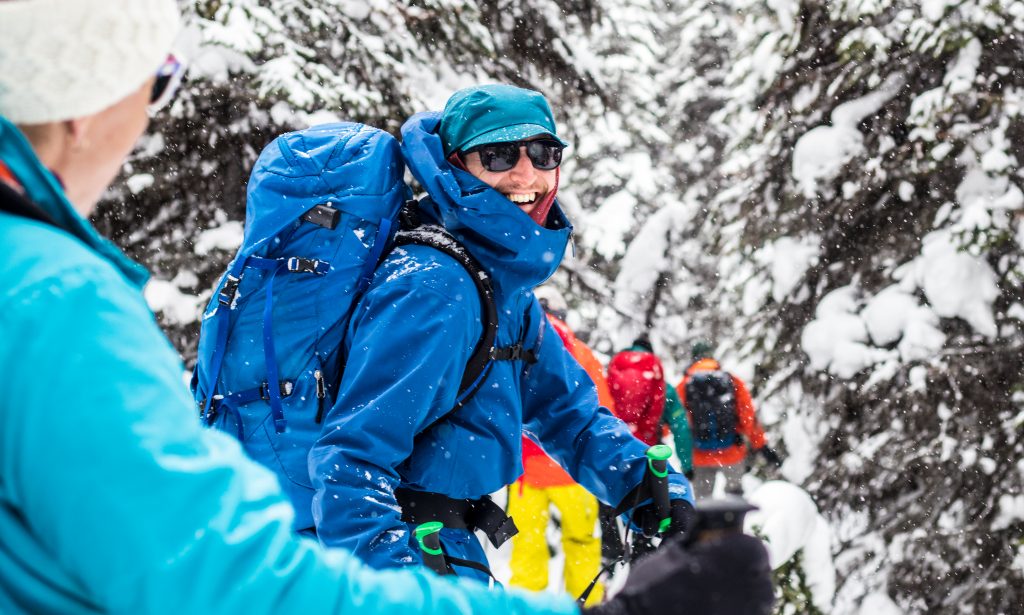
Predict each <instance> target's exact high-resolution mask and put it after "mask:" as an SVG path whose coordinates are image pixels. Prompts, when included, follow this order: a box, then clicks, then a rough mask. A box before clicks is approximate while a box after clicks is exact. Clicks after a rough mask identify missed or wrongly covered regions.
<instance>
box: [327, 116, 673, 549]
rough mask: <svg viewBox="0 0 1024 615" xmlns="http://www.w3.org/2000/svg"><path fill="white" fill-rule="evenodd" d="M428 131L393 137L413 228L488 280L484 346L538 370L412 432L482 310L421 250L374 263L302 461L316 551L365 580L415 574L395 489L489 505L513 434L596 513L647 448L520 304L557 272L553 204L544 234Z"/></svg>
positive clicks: (455, 276)
mask: <svg viewBox="0 0 1024 615" xmlns="http://www.w3.org/2000/svg"><path fill="white" fill-rule="evenodd" d="M438 121H439V115H438V114H436V113H423V114H419V115H416V116H414V117H413V118H411V119H410V120H409V121H408V122H407V123H406V124H405V126H404V127H403V128H402V134H403V141H404V143H403V146H402V147H403V154H404V156H405V159H406V163H407V164H408V166H409V168H410V169H411V171H412V173H413V175H415V177H416V178H417V180H418V181H419V182H420V183H421V184H422V185H423V186H424V187H425V188H426V190H427V192H428V194H429V196H430V198H429V199H424V200H423V201H421V205H420V214H421V216H422V217H423V218H424V219H425V221H426V222H433V223H440V224H443V225H444V226H445V228H447V230H448V231H449V232H450V233H451V234H453V235H454V236H455V237H456V238H457V239H458V240H459V241H460V242H461V243H462V245H463V246H465V247H466V248H467V249H468V250H469V252H470V253H471V254H472V255H473V256H474V257H475V258H476V259H477V261H478V262H480V264H481V265H482V266H483V267H484V268H485V269H486V270H487V271H488V272H489V273H490V275H491V277H492V280H493V282H494V286H495V294H496V300H497V308H498V309H497V311H498V316H499V318H498V333H497V342H496V343H497V345H498V346H510V345H513V344H515V343H517V342H520V341H522V342H523V343H524V346H525V347H526V348H534V349H537V350H538V354H537V356H538V358H539V361H538V362H537V363H536V364H534V365H532V366H531V365H527V364H525V363H524V362H523V361H498V362H495V364H494V365H493V367H492V369H491V372H490V374H489V376H488V378H487V380H486V381H485V382H484V384H483V386H482V387H481V388H480V390H479V391H478V392H477V393H476V395H475V396H474V397H473V398H472V400H471V401H470V402H469V403H468V404H467V405H466V406H464V407H463V408H461V409H460V410H459V411H457V412H456V413H455V414H453V415H452V416H451V417H450V418H449V419H447V420H445V421H444V422H443V423H441V424H439V425H437V426H435V427H433V428H431V429H428V430H427V431H424V429H426V428H427V427H428V426H430V425H431V423H433V422H434V421H436V420H437V419H438V418H439V417H442V416H443V415H444V414H445V413H446V412H448V411H449V410H450V409H451V408H452V407H453V406H454V404H455V400H456V395H457V392H458V387H459V383H460V380H461V378H462V373H463V370H464V368H465V366H466V362H467V361H468V359H469V357H470V355H471V354H472V351H473V347H474V345H475V344H476V343H477V341H478V339H479V338H480V333H481V324H480V320H481V318H480V312H481V306H480V300H479V298H478V294H477V291H476V288H475V287H474V285H473V283H472V281H471V280H470V279H469V278H468V277H467V275H466V272H465V270H464V269H463V268H462V266H461V265H459V264H458V263H457V262H456V261H455V260H454V259H452V258H451V257H449V256H447V255H444V254H441V253H439V252H438V251H436V250H434V249H431V248H427V247H422V246H407V247H403V248H400V249H398V250H395V251H394V252H393V253H392V254H391V255H390V256H389V257H388V258H387V259H386V260H385V261H384V262H383V263H382V265H381V266H380V268H379V269H378V271H377V274H376V277H375V279H374V281H373V283H372V284H371V286H370V288H369V290H368V291H367V293H366V294H365V296H364V297H363V299H362V300H361V302H360V303H359V304H358V305H357V306H356V308H355V310H354V312H353V316H352V320H351V322H350V324H349V330H348V332H347V334H346V349H345V350H346V352H347V361H346V364H345V371H344V374H343V376H342V382H341V386H340V388H339V396H338V399H337V401H336V403H335V405H334V407H333V408H332V409H331V410H330V411H329V412H328V413H327V416H326V417H325V421H324V427H323V430H322V433H321V436H320V438H319V440H318V442H317V443H316V445H315V446H314V447H313V449H312V451H311V452H310V455H309V464H310V476H311V478H312V481H313V486H314V487H315V488H316V494H315V495H314V497H313V517H314V520H315V521H316V525H317V533H318V535H319V537H320V539H321V541H322V542H323V543H325V544H327V545H332V546H342V547H345V548H347V549H349V550H351V551H352V552H354V553H356V554H357V555H359V556H360V557H361V558H363V559H364V560H365V561H366V562H368V563H369V564H371V565H373V566H377V567H389V566H402V565H409V564H412V563H417V562H419V561H420V557H419V554H418V551H417V549H416V548H415V545H414V543H413V542H412V540H411V532H410V531H409V528H408V526H407V525H406V524H405V523H403V522H402V521H401V511H400V508H399V507H398V505H397V503H396V500H395V496H394V490H395V489H396V488H397V487H399V486H402V487H406V488H409V489H413V490H419V491H431V492H438V493H443V494H445V495H448V496H449V497H453V498H479V497H481V496H483V495H486V494H489V493H492V492H494V491H497V490H499V489H501V488H502V487H503V486H505V485H508V484H510V483H512V482H514V481H515V480H516V479H517V478H518V477H519V476H520V475H521V474H522V461H521V450H520V446H521V436H522V433H523V432H524V431H526V432H527V433H528V434H529V435H530V436H531V437H532V438H533V439H534V440H535V441H537V442H539V443H540V444H541V445H542V446H543V448H544V450H545V451H546V452H547V453H548V454H550V455H551V456H552V457H553V458H554V459H555V460H557V461H558V462H559V463H560V464H561V465H562V466H563V467H564V468H566V469H567V470H568V471H569V473H570V474H571V475H572V476H573V478H574V479H576V480H577V481H578V482H579V483H581V484H582V485H584V486H585V487H586V488H587V489H588V490H590V491H591V492H592V493H594V494H595V495H596V496H597V497H598V498H600V499H601V500H602V501H604V502H606V503H610V504H618V503H619V502H620V501H621V500H622V499H623V498H624V497H625V496H626V494H627V493H628V492H629V491H630V490H632V489H633V488H634V487H635V486H636V485H637V484H638V483H639V482H640V481H641V479H642V477H643V473H644V468H645V463H646V462H645V451H646V449H647V447H646V445H644V444H643V443H642V442H640V441H639V440H636V439H634V438H633V437H632V435H631V434H630V432H629V430H628V429H627V428H626V426H625V425H624V424H623V423H622V422H620V421H619V420H618V419H617V418H615V417H614V416H612V414H611V413H610V412H608V411H607V410H606V409H604V408H601V407H600V406H599V404H598V399H597V392H596V389H595V387H594V385H593V383H592V382H591V380H590V378H589V377H588V376H587V375H586V373H585V372H584V371H583V369H582V368H581V367H580V366H579V364H578V363H577V362H576V360H575V359H573V358H572V356H571V355H570V354H569V353H568V351H566V349H565V346H564V345H563V344H562V342H561V340H560V339H559V337H558V334H557V333H556V332H555V331H554V329H552V328H551V325H550V324H549V323H548V321H547V319H546V318H545V317H544V314H543V312H542V310H541V308H540V305H539V303H538V302H537V300H536V299H535V298H534V296H533V292H532V289H533V288H534V287H535V286H537V285H538V284H540V283H542V282H543V281H544V280H546V279H547V278H548V277H550V276H551V274H552V273H554V271H555V269H556V268H557V267H558V264H559V262H560V261H561V259H562V255H563V253H564V252H565V249H566V245H567V243H568V241H569V237H570V234H571V231H572V229H571V227H570V226H569V224H568V221H567V220H566V219H565V217H564V215H563V214H562V212H561V210H560V209H559V208H558V206H557V205H556V206H555V207H554V208H553V210H552V213H551V217H550V218H549V223H548V228H542V227H540V226H538V225H537V224H535V223H534V222H533V221H532V220H531V219H530V217H529V216H528V215H526V214H525V213H523V212H522V211H520V210H519V208H517V207H516V206H514V205H512V204H511V203H510V202H509V201H508V199H506V198H505V197H504V196H502V195H501V194H500V193H498V192H497V191H495V190H493V189H491V188H490V187H489V186H487V185H486V184H484V183H483V182H481V181H479V180H478V179H476V178H475V177H473V176H472V175H470V174H469V173H466V172H464V171H461V170H458V169H455V168H454V167H452V166H451V165H449V164H448V163H447V162H446V161H445V159H444V155H443V153H442V145H441V140H440V138H439V137H438V136H437V134H436V126H437V124H438ZM417 436H419V437H418V438H417ZM673 484H674V485H675V488H676V492H677V494H678V495H679V496H680V497H685V498H687V499H690V501H691V502H692V498H691V496H690V494H689V489H688V483H686V480H685V478H683V477H682V476H681V475H675V476H674V477H673ZM474 542H475V541H474ZM478 549H479V547H477V550H478ZM463 553H465V552H464V551H463ZM477 555H478V556H479V555H480V554H479V551H477Z"/></svg>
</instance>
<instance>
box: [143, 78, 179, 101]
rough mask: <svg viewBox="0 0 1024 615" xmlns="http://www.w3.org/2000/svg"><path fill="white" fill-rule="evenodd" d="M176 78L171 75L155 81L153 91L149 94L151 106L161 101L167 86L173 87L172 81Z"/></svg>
mask: <svg viewBox="0 0 1024 615" xmlns="http://www.w3.org/2000/svg"><path fill="white" fill-rule="evenodd" d="M173 78H174V75H173V74H170V75H159V76H158V77H157V78H156V80H154V81H153V90H152V92H150V94H149V104H151V105H152V104H153V103H155V102H156V101H158V100H160V97H161V96H163V95H164V92H166V91H167V86H169V85H171V79H173Z"/></svg>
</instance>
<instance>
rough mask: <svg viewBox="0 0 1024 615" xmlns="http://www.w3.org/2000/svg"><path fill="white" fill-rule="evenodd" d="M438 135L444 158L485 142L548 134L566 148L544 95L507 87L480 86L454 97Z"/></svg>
mask: <svg viewBox="0 0 1024 615" xmlns="http://www.w3.org/2000/svg"><path fill="white" fill-rule="evenodd" d="M439 132H440V135H441V141H442V143H444V155H445V156H450V155H451V153H452V152H456V151H465V150H467V149H470V148H473V147H476V146H477V145H483V144H485V143H507V142H509V141H522V140H524V139H529V138H530V137H536V136H537V135H549V136H551V137H553V138H554V139H555V140H557V141H558V142H559V143H561V144H562V145H567V143H565V142H564V141H562V140H561V139H559V138H558V133H557V132H555V118H554V116H553V115H552V114H551V107H550V106H549V105H548V101H547V100H546V99H545V98H544V96H543V95H541V94H540V93H539V92H534V91H533V90H526V89H523V88H517V87H516V86H514V85H505V84H491V85H478V86H473V87H471V88H464V89H462V90H459V91H458V92H455V93H454V94H452V96H451V98H449V99H448V103H447V104H446V105H445V106H444V113H442V114H441V126H440V129H439Z"/></svg>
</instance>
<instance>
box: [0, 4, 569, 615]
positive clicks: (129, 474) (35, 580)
mask: <svg viewBox="0 0 1024 615" xmlns="http://www.w3.org/2000/svg"><path fill="white" fill-rule="evenodd" d="M177 23H178V16H177V9H176V6H175V1H174V0H75V1H74V2H68V1H66V0H23V1H19V2H0V246H2V253H3V258H2V259H0V373H3V375H4V381H5V383H6V386H5V387H4V394H3V395H2V396H0V613H4V614H7V615H10V614H20V613H31V614H33V615H39V614H47V613H54V614H61V615H69V614H71V615H74V614H94V613H156V614H163V613H166V614H180V613H220V614H230V613H245V614H246V615H258V614H261V613H265V614H271V613H304V614H309V615H312V614H314V613H351V614H353V615H354V614H380V615H412V614H428V613H430V614H449V613H455V614H469V613H519V614H522V615H526V614H531V615H546V614H552V615H556V614H566V615H568V614H570V613H576V612H577V608H576V606H575V605H574V604H573V603H572V601H571V600H569V599H568V598H564V597H558V596H553V595H544V594H526V593H516V592H514V591H507V592H506V591H489V590H488V589H487V588H486V587H484V586H482V585H480V584H478V583H475V582H472V581H464V580H463V581H451V580H446V579H442V578H440V577H438V576H436V575H434V574H433V573H432V572H430V571H427V570H425V569H418V570H401V571H385V572H381V571H377V570H373V569H371V568H369V567H366V566H364V565H363V564H362V563H360V562H359V561H358V560H357V559H356V558H355V557H353V556H352V555H351V554H349V553H347V552H345V551H342V550H332V551H328V550H324V549H322V547H320V545H318V544H317V543H316V542H315V541H313V540H309V539H304V538H299V537H297V536H296V535H294V534H293V533H292V530H291V525H292V520H293V517H294V511H293V509H292V508H291V506H290V505H289V503H288V501H287V499H286V498H285V496H284V495H283V494H282V492H281V489H280V487H279V485H278V483H277V481H276V480H275V479H274V477H273V475H272V474H271V473H270V472H269V471H267V470H265V469H264V468H262V467H261V466H258V465H257V464H255V463H254V462H252V461H250V460H249V459H247V458H246V457H245V456H244V455H243V453H242V451H241V449H240V447H239V445H238V443H237V442H236V441H234V440H233V439H231V438H230V437H228V436H225V435H223V434H221V433H218V432H215V431H211V430H206V429H203V428H202V427H200V425H199V423H198V421H197V420H196V418H195V415H194V412H193V404H192V400H191V397H190V396H189V394H188V392H187V390H186V387H185V385H184V383H183V381H182V373H183V367H182V365H181V362H180V360H179V358H178V356H177V354H176V352H175V351H174V349H173V348H172V347H171V346H170V344H169V343H168V341H167V339H166V338H165V337H164V336H163V335H162V333H161V332H160V330H159V328H158V326H157V324H156V322H155V319H154V317H153V314H152V313H151V312H150V311H149V309H148V308H147V306H146V303H145V301H144V300H143V297H142V293H141V288H142V285H143V284H144V283H145V281H146V278H147V275H146V273H145V271H144V270H143V269H142V268H141V267H140V266H138V265H136V264H135V263H133V262H131V261H129V260H128V259H127V257H125V256H124V255H123V254H122V253H121V252H120V251H118V250H117V248H115V247H114V246H113V244H111V243H109V242H108V241H106V240H105V239H103V238H101V237H100V236H99V235H98V234H97V233H96V231H95V230H94V229H93V227H92V226H91V225H90V224H89V222H88V221H87V220H86V216H88V215H89V213H90V212H91V211H92V209H93V207H94V204H95V203H96V201H97V200H98V198H99V196H100V194H101V193H102V192H103V190H104V189H105V188H106V186H107V184H108V183H109V182H110V181H111V180H112V179H113V177H114V175H115V174H116V173H117V172H118V170H119V169H120V166H121V163H122V161H123V159H124V157H125V156H126V155H127V154H128V152H129V151H130V149H131V147H132V145H133V143H134V141H135V140H136V139H137V138H138V136H139V135H140V134H141V133H142V132H143V130H144V129H145V126H146V124H147V106H148V105H149V104H150V103H159V102H160V100H161V99H163V98H166V96H167V95H169V93H170V92H171V90H172V89H173V88H172V87H171V86H172V85H173V82H174V80H175V78H176V77H177V76H178V75H179V74H180V70H181V65H180V62H179V61H178V60H177V59H176V58H174V57H172V56H169V55H168V50H169V49H170V46H171V40H172V38H173V37H174V35H175V32H176V28H177Z"/></svg>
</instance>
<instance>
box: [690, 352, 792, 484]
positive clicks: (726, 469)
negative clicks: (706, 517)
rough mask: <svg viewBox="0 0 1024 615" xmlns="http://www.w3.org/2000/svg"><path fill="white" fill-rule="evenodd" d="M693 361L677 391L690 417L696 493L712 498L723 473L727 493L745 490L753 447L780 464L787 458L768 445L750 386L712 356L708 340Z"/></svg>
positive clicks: (693, 357)
mask: <svg viewBox="0 0 1024 615" xmlns="http://www.w3.org/2000/svg"><path fill="white" fill-rule="evenodd" d="M692 359H693V363H692V364H691V365H690V367H689V368H688V369H687V370H686V374H685V375H684V376H683V380H682V381H681V382H680V383H679V386H678V387H676V391H677V392H678V393H679V399H680V400H681V401H682V403H683V406H684V407H685V408H686V411H687V414H688V415H689V418H690V426H691V430H692V435H693V469H694V480H693V489H694V493H695V495H696V496H697V498H698V499H703V498H707V497H710V496H711V493H712V491H713V490H714V486H715V479H716V478H717V476H718V474H719V473H721V474H722V475H723V476H725V490H726V492H727V493H734V494H741V493H742V492H743V487H742V486H741V484H740V479H741V478H742V477H743V473H744V472H745V470H746V463H745V462H746V458H747V451H748V449H749V450H753V451H754V452H757V453H760V454H761V455H762V456H764V457H765V459H767V460H768V461H769V462H771V463H774V464H776V465H779V464H780V463H781V461H780V460H779V457H778V455H777V454H776V453H775V452H774V451H773V450H771V449H770V448H768V447H767V446H766V439H765V434H764V429H763V428H762V427H761V425H760V423H758V421H757V415H756V413H755V411H754V400H753V398H751V396H750V391H748V390H747V386H746V384H744V383H743V381H742V380H740V379H739V378H737V377H736V376H734V375H732V374H730V373H728V372H726V371H724V370H723V369H722V366H721V364H719V362H718V361H716V360H715V359H713V358H712V356H711V344H709V343H708V342H705V341H699V342H697V343H696V344H694V345H693V349H692ZM748 445H749V446H748Z"/></svg>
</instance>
